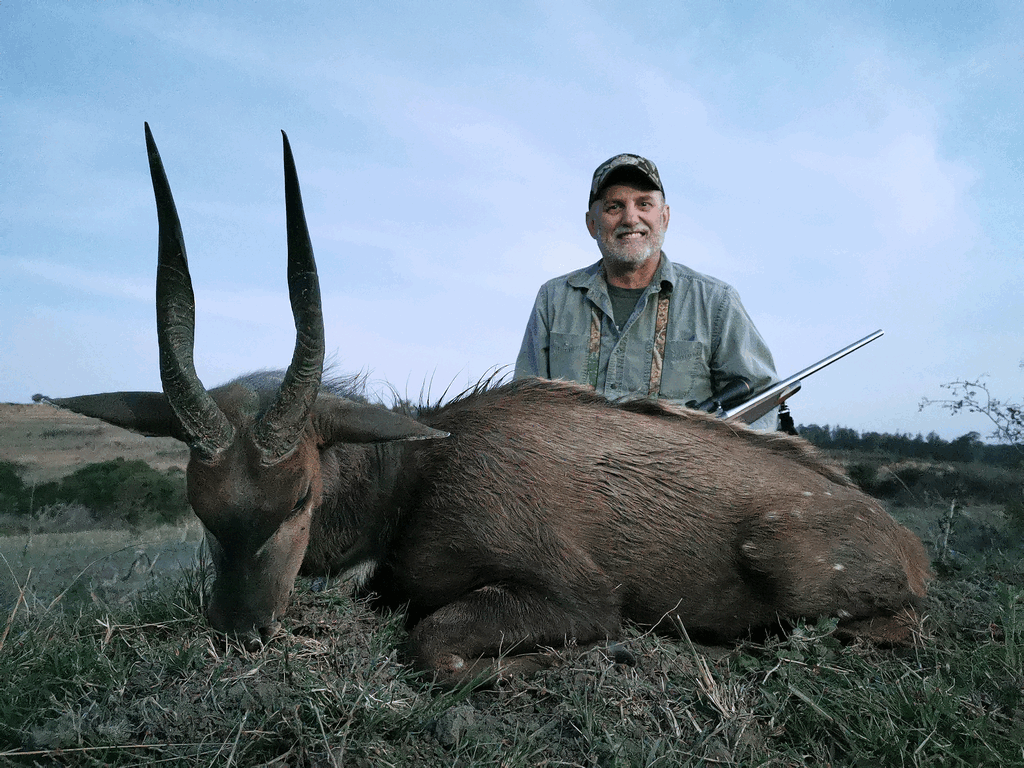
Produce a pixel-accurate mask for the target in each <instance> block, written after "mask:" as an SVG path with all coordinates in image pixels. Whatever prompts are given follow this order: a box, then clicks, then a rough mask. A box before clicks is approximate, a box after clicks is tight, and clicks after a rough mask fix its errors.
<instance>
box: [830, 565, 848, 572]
mask: <svg viewBox="0 0 1024 768" xmlns="http://www.w3.org/2000/svg"><path fill="white" fill-rule="evenodd" d="M832 570H833V571H845V570H846V566H845V565H843V564H842V563H836V564H835V565H833V566H832Z"/></svg>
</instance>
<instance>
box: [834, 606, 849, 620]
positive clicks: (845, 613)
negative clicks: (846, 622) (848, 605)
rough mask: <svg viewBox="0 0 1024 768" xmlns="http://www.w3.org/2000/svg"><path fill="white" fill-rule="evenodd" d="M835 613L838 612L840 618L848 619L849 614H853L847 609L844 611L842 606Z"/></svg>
mask: <svg viewBox="0 0 1024 768" xmlns="http://www.w3.org/2000/svg"><path fill="white" fill-rule="evenodd" d="M837 613H838V615H839V618H840V619H848V618H850V617H851V616H853V614H852V613H850V612H849V611H844V610H843V609H842V608H840V609H839V611H838V612H837Z"/></svg>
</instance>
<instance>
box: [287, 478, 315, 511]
mask: <svg viewBox="0 0 1024 768" xmlns="http://www.w3.org/2000/svg"><path fill="white" fill-rule="evenodd" d="M312 495H313V486H312V485H310V486H309V487H308V488H307V489H306V492H305V493H304V494H302V496H301V498H299V500H298V501H297V502H295V506H294V507H293V508H292V514H295V513H296V512H301V511H302V509H303V507H305V506H306V504H307V503H309V497H310V496H312Z"/></svg>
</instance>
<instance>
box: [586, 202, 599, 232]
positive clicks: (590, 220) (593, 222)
mask: <svg viewBox="0 0 1024 768" xmlns="http://www.w3.org/2000/svg"><path fill="white" fill-rule="evenodd" d="M592 210H593V206H591V208H590V210H588V211H587V231H588V232H589V233H590V236H591V237H592V238H594V239H595V240H597V219H595V218H594V216H593V214H592V213H591V211H592Z"/></svg>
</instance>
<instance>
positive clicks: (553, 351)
mask: <svg viewBox="0 0 1024 768" xmlns="http://www.w3.org/2000/svg"><path fill="white" fill-rule="evenodd" d="M549 344H550V346H549V347H548V369H549V370H550V372H551V378H552V379H567V380H569V381H578V382H581V383H583V384H586V383H587V382H585V381H583V377H584V376H585V375H586V370H587V353H588V350H589V349H590V336H589V335H588V336H583V335H581V334H578V333H554V332H552V333H551V335H550V337H549Z"/></svg>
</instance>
